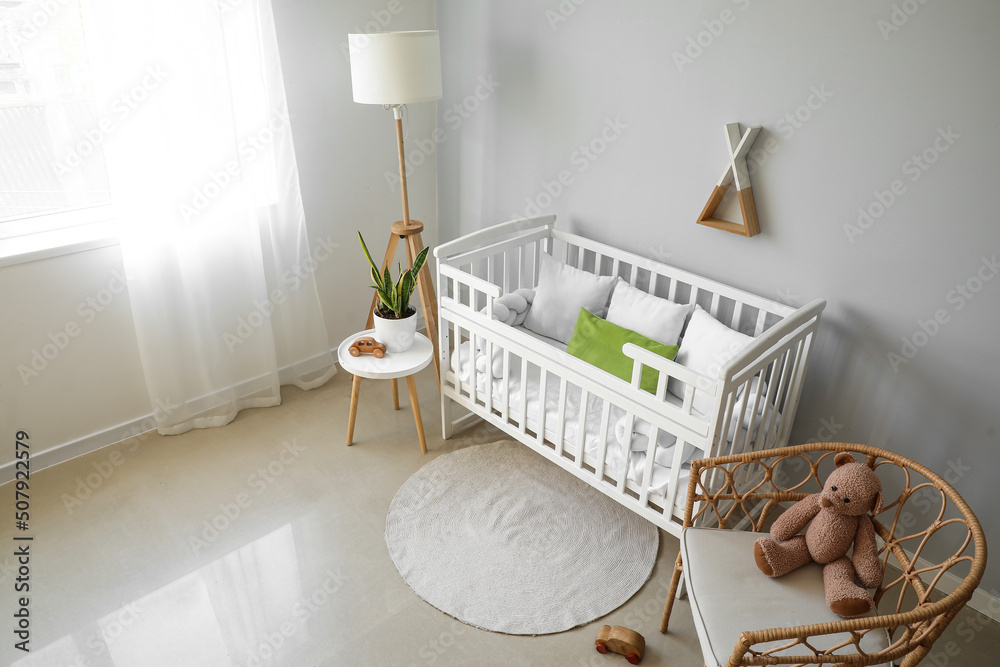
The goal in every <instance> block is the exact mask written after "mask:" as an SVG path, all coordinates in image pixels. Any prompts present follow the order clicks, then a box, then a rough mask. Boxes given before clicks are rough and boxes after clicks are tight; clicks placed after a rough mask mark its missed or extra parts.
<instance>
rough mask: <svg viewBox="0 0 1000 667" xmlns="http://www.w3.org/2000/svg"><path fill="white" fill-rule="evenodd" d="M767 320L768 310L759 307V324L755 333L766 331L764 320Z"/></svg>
mask: <svg viewBox="0 0 1000 667" xmlns="http://www.w3.org/2000/svg"><path fill="white" fill-rule="evenodd" d="M766 320H767V311H766V310H764V309H763V308H758V309H757V325H756V326H755V327H754V330H753V335H754V336H759V335H761V334H762V333H763V332H764V322H765V321H766Z"/></svg>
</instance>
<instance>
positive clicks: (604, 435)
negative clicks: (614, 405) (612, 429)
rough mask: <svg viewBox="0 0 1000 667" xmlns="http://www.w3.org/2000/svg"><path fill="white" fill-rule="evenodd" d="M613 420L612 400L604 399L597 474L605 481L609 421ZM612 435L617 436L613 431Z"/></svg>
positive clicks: (598, 441) (600, 480) (599, 432)
mask: <svg viewBox="0 0 1000 667" xmlns="http://www.w3.org/2000/svg"><path fill="white" fill-rule="evenodd" d="M610 420H611V401H604V408H603V409H602V410H601V430H600V431H598V440H597V468H596V475H597V480H598V481H599V482H603V481H604V457H605V456H606V455H607V453H608V422H609V421H610ZM611 437H612V438H613V437H615V434H614V433H612V434H611Z"/></svg>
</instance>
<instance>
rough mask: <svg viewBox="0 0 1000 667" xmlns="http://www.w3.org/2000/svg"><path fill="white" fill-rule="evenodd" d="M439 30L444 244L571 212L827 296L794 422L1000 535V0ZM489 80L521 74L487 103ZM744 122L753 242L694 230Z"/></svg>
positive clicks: (659, 246) (497, 6)
mask: <svg viewBox="0 0 1000 667" xmlns="http://www.w3.org/2000/svg"><path fill="white" fill-rule="evenodd" d="M904 6H905V8H906V9H907V10H909V11H911V12H912V13H911V14H906V13H905V12H904V10H903V7H904ZM894 7H898V9H894ZM438 24H439V29H440V30H441V31H442V45H443V49H444V59H445V61H446V63H447V66H446V69H445V99H444V100H442V101H441V102H440V103H439V106H438V110H439V125H440V126H441V127H442V128H444V129H446V130H447V131H448V136H447V140H446V141H445V142H444V143H443V144H441V151H440V155H441V157H440V166H439V173H438V178H439V189H438V191H439V197H440V212H441V213H440V215H441V238H442V240H447V239H450V238H453V237H455V236H457V235H459V234H460V233H463V232H466V231H469V230H472V229H477V228H480V227H482V226H485V225H487V224H490V223H494V222H499V221H502V220H506V219H509V218H511V217H515V216H519V215H524V214H525V213H534V212H535V211H541V212H545V213H556V214H558V215H559V223H558V224H559V225H560V226H562V227H563V228H568V229H571V230H572V231H574V232H577V233H581V234H583V235H586V236H590V237H593V238H596V239H598V240H600V241H603V242H606V243H610V244H613V245H617V246H620V247H624V248H626V249H628V250H631V251H633V252H637V253H639V254H641V255H646V256H650V257H653V258H656V259H659V260H661V261H666V262H668V263H671V264H674V265H677V266H680V267H683V268H685V269H690V270H692V271H694V272H697V273H701V274H704V275H707V276H710V277H712V278H716V279H719V280H722V281H724V282H729V283H733V284H736V285H739V286H742V287H744V288H746V289H748V290H750V291H752V292H756V293H758V294H761V295H763V296H767V297H771V298H777V299H780V300H784V301H786V302H788V303H790V304H792V305H802V304H804V303H806V302H808V301H810V300H812V299H814V298H825V299H827V300H828V301H829V305H828V308H827V311H826V313H825V314H824V320H823V323H822V333H821V336H820V337H819V341H818V346H817V348H816V351H815V357H814V363H813V364H812V368H811V371H810V374H809V376H808V379H807V386H806V391H805V395H804V402H803V406H802V408H801V409H800V411H799V416H798V420H797V423H796V429H795V434H794V436H793V441H805V440H809V439H824V440H842V441H848V442H863V443H869V444H872V445H876V446H883V447H886V448H888V449H891V450H894V451H897V452H900V453H901V454H903V455H906V456H910V457H912V458H914V459H916V460H917V461H920V462H922V463H924V464H925V465H927V466H929V467H930V468H932V469H934V470H936V471H938V472H939V473H941V474H943V475H945V476H947V477H948V478H949V479H950V480H953V481H954V483H955V486H956V488H957V489H958V490H959V492H960V493H961V494H962V495H963V496H964V497H965V498H966V499H967V500H968V501H969V502H970V504H971V505H972V507H973V509H975V510H976V511H977V513H978V515H979V518H980V519H981V520H982V522H983V524H984V527H985V529H986V532H987V535H997V534H1000V517H997V516H996V514H995V512H993V508H994V507H995V506H996V505H997V501H998V500H1000V493H998V491H997V488H998V486H997V483H996V481H995V475H996V471H997V470H998V469H1000V448H998V445H1000V438H998V429H1000V417H998V412H1000V411H998V410H997V407H998V389H1000V382H998V379H997V378H998V373H1000V353H998V350H997V346H996V343H995V332H996V331H997V329H998V327H1000V278H996V275H995V274H996V272H997V271H998V270H1000V267H997V266H996V265H994V264H993V262H994V261H995V257H996V256H997V254H1000V225H998V224H997V216H996V214H995V209H996V202H995V201H994V197H995V193H996V191H997V187H998V184H1000V166H998V163H997V161H996V159H995V157H993V156H995V155H996V154H997V151H998V149H1000V128H998V123H997V108H998V107H1000V80H998V79H997V77H996V75H995V73H994V72H993V71H992V70H993V69H994V68H995V65H996V63H997V62H1000V40H997V38H996V35H997V32H998V29H1000V4H997V3H996V2H992V1H991V0H978V1H965V2H955V3H923V2H919V3H918V2H916V1H915V0H910V1H908V2H871V1H869V0H864V1H861V0H855V1H852V2H837V3H831V2H818V1H812V2H795V3H789V2H777V1H765V0H753V1H752V2H751V1H749V0H714V1H712V2H698V3H695V2H669V3H667V2H660V1H658V0H643V1H639V0H633V1H623V2H614V3H611V2H586V1H581V0H546V1H544V2H539V1H537V0H507V1H505V2H503V3H500V2H469V1H468V0H441V2H439V3H438ZM897 24H898V25H897ZM895 28H898V29H895ZM692 44H693V46H692ZM685 59H686V60H685ZM480 77H485V78H486V79H489V78H490V77H492V78H493V79H494V81H495V82H499V86H498V87H496V86H494V87H495V88H496V89H495V91H494V92H492V93H488V92H487V91H486V89H485V88H480V89H479V92H480V93H481V95H480V97H482V98H485V99H477V98H476V92H477V90H476V88H477V85H478V84H477V82H478V81H480ZM456 104H457V105H459V107H458V109H456V108H455V105H456ZM449 109H450V110H452V115H451V116H450V117H449V116H446V115H445V114H447V113H448V112H449ZM459 110H462V111H466V110H467V113H466V114H465V115H467V116H468V117H467V118H464V117H462V116H461V115H459V116H456V115H455V114H458V113H459ZM449 118H450V119H451V122H449ZM456 118H462V122H461V123H457V122H455V120H456ZM734 121H738V122H740V123H743V124H759V125H762V126H763V128H764V130H763V132H762V133H761V136H760V137H759V138H758V140H757V144H756V146H757V147H758V151H757V152H756V153H755V156H754V157H756V158H757V162H758V163H759V168H757V169H756V171H755V173H754V175H753V184H754V192H755V195H756V203H757V209H758V213H759V215H760V221H761V227H762V230H763V233H762V234H761V235H760V236H757V237H755V238H752V239H746V238H742V237H738V236H735V235H732V234H728V233H726V232H722V231H718V230H715V229H711V228H707V227H703V226H700V225H697V224H695V220H696V219H697V217H698V214H699V213H700V211H701V209H702V207H703V206H704V205H705V202H706V200H707V199H708V196H709V194H710V193H711V190H712V186H713V185H714V183H715V181H716V179H718V177H719V174H720V173H721V171H722V169H723V168H724V167H725V163H726V159H727V153H726V146H725V143H724V140H723V134H722V126H723V125H724V124H725V123H727V122H734ZM602 135H603V136H602ZM588 145H592V148H593V150H592V152H591V153H590V155H591V156H593V159H591V157H590V156H588V154H587V153H585V152H584V151H583V150H582V149H581V147H585V146H588ZM925 151H926V153H927V156H926V160H927V162H931V161H933V164H927V165H925V166H926V169H923V168H921V167H920V166H918V165H917V162H916V161H915V159H914V157H913V156H917V158H918V159H919V158H920V156H921V155H922V154H923V153H924V152H925ZM598 153H599V154H598ZM562 172H565V173H564V174H563V175H564V177H565V178H564V180H565V181H566V182H568V183H569V185H565V186H563V185H560V184H559V183H558V180H559V175H560V173H562ZM894 182H897V183H896V186H895V187H896V192H897V194H892V187H893V185H892V184H893V183H894ZM560 190H561V192H560ZM879 198H881V199H882V200H884V202H886V203H885V204H880V203H879ZM890 199H892V200H893V201H892V202H891V204H889V203H888V202H889V201H890ZM734 200H735V198H734V197H730V198H729V200H728V203H727V204H726V205H725V208H724V209H720V212H719V213H720V214H722V215H724V216H726V215H727V216H728V219H730V220H738V219H739V218H738V216H739V209H738V207H737V206H735V201H734ZM880 206H882V207H883V208H882V210H881V211H880V210H879V207H880ZM859 207H862V208H864V209H868V208H871V209H872V210H873V213H874V214H879V213H880V215H876V216H874V218H875V219H873V220H872V222H870V223H869V222H868V220H867V219H865V220H862V222H861V223H859V222H858V219H859V213H858V208H859ZM862 225H864V226H865V227H866V228H863V227H862ZM852 226H853V227H852ZM984 258H985V259H986V261H985V262H984ZM995 278H996V279H995ZM957 286H963V287H962V288H961V289H968V290H970V291H969V293H968V296H967V297H966V296H962V294H961V292H960V291H958V290H959V288H958V287H957ZM972 290H978V291H976V292H975V293H974V294H973V293H972ZM936 316H937V317H938V318H939V319H940V320H941V321H942V322H943V323H938V324H935V323H933V322H932V321H933V320H934V319H935V317H936ZM922 322H923V323H924V324H923V325H922V324H921V323H922ZM922 326H924V327H925V328H926V329H927V330H929V331H931V332H933V333H932V334H925V333H923V331H922V329H921V327H922ZM904 337H905V338H908V339H909V340H911V341H913V339H914V337H915V338H916V342H917V345H919V346H920V347H919V349H916V348H914V349H913V350H911V349H910V348H909V347H907V348H906V350H905V351H906V352H907V353H913V357H912V359H910V358H907V357H905V356H904V350H903V338H904ZM889 353H895V354H897V355H899V357H900V359H901V360H902V361H897V362H896V367H895V368H894V367H893V364H892V360H891V359H890V357H889V356H888V355H889ZM994 539H995V538H994ZM983 588H984V589H985V590H987V591H992V592H993V594H994V595H997V594H998V591H1000V565H998V564H997V563H995V562H994V563H993V564H992V565H990V567H989V570H988V572H987V576H986V579H985V580H984V582H983Z"/></svg>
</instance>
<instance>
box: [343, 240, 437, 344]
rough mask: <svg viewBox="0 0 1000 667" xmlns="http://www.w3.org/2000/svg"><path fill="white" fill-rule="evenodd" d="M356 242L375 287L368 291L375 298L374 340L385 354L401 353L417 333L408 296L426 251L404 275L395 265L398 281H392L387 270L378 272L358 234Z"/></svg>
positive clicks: (422, 252) (413, 311)
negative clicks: (379, 343)
mask: <svg viewBox="0 0 1000 667" xmlns="http://www.w3.org/2000/svg"><path fill="white" fill-rule="evenodd" d="M358 239H359V240H360V241H361V249H362V250H363V251H364V253H365V257H366V258H367V259H368V263H369V264H370V265H371V272H372V274H371V275H372V281H373V282H374V283H375V284H374V285H372V287H374V288H375V292H376V294H378V302H377V303H376V305H375V338H376V339H377V340H378V341H379V342H381V343H385V346H386V349H387V350H388V351H389V352H405V351H406V350H409V349H410V347H412V346H413V337H414V335H416V333H417V311H416V309H415V308H412V307H411V306H410V296H412V295H413V290H414V288H415V287H416V286H417V275H418V274H419V273H420V269H421V268H422V267H423V265H424V262H425V261H427V251H428V250H429V249H428V248H424V249H423V250H421V251H420V254H418V255H417V256H416V258H415V259H414V260H413V267H412V268H410V269H407V270H406V271H404V270H403V266H402V264H399V278H397V279H396V280H395V281H393V280H392V276H391V275H390V274H389V267H388V266H386V267H385V269H384V270H383V271H381V272H380V271H379V267H378V265H377V264H375V262H374V261H373V260H372V256H371V253H369V252H368V246H366V245H365V239H364V237H363V236H361V232H358Z"/></svg>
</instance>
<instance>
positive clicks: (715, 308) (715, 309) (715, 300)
mask: <svg viewBox="0 0 1000 667" xmlns="http://www.w3.org/2000/svg"><path fill="white" fill-rule="evenodd" d="M709 312H710V313H711V314H712V317H714V318H715V319H719V293H718V292H715V293H714V294H712V307H711V309H710V310H709Z"/></svg>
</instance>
